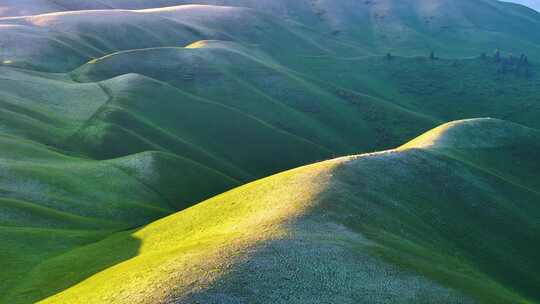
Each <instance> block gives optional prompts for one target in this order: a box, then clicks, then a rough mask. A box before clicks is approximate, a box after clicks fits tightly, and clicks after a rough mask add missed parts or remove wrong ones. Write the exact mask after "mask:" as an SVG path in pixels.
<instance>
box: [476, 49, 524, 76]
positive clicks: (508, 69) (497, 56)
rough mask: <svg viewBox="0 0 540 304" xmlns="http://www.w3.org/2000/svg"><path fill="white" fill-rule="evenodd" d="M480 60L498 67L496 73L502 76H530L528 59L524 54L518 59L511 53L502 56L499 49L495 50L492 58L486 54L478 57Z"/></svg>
mask: <svg viewBox="0 0 540 304" xmlns="http://www.w3.org/2000/svg"><path fill="white" fill-rule="evenodd" d="M480 58H481V59H482V60H486V61H490V62H493V63H495V64H497V65H498V69H497V72H499V73H502V74H507V73H517V74H519V75H525V76H527V77H529V76H530V75H531V69H530V63H529V58H528V57H527V55H525V54H521V55H520V56H519V57H516V56H514V55H513V54H512V53H510V54H508V55H506V56H503V55H502V54H501V51H500V50H499V49H497V50H495V52H494V53H493V56H488V55H486V53H482V54H481V55H480Z"/></svg>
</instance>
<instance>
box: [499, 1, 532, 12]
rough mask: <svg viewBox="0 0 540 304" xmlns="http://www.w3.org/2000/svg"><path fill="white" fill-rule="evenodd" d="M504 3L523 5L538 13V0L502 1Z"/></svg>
mask: <svg viewBox="0 0 540 304" xmlns="http://www.w3.org/2000/svg"><path fill="white" fill-rule="evenodd" d="M504 1H505V2H512V3H517V4H521V5H525V6H528V7H530V8H532V9H535V10H537V11H540V2H538V0H504Z"/></svg>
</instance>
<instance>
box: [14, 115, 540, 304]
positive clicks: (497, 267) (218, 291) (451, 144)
mask: <svg viewBox="0 0 540 304" xmlns="http://www.w3.org/2000/svg"><path fill="white" fill-rule="evenodd" d="M539 139H540V133H538V131H535V130H533V129H528V128H525V127H522V126H519V125H515V124H512V123H508V122H504V121H499V120H493V119H478V120H468V121H459V122H454V123H451V124H447V125H443V126H441V127H440V128H437V129H435V130H433V131H431V132H429V133H427V134H425V135H423V136H422V137H419V138H418V139H416V140H414V141H412V142H410V143H408V144H407V145H404V146H402V147H401V148H399V149H396V150H390V151H386V152H380V153H373V154H366V155H360V156H352V157H344V158H339V159H336V160H332V161H326V162H322V163H318V164H314V165H310V166H306V167H302V168H299V169H295V170H291V171H288V172H285V173H282V174H278V175H276V176H272V177H269V178H266V179H263V180H259V181H257V182H254V183H251V184H248V185H246V186H242V187H240V188H237V189H235V190H233V191H230V192H227V193H225V194H222V195H219V196H217V197H215V198H212V199H210V200H208V201H206V202H203V203H201V204H198V205H196V206H194V207H192V208H189V209H187V210H185V211H182V212H179V213H177V214H174V215H172V216H170V217H167V218H164V219H162V220H159V221H157V222H155V223H152V224H150V225H148V226H146V227H144V228H141V229H137V230H134V231H130V232H122V233H118V234H115V235H113V236H111V237H110V238H107V239H105V240H103V241H101V242H98V243H94V244H91V245H88V246H83V247H80V248H78V249H77V250H73V251H70V252H69V253H67V254H63V255H59V256H57V257H56V258H55V259H51V260H48V261H47V262H46V263H43V264H42V265H40V267H38V268H36V269H34V271H33V272H31V273H29V275H28V277H27V278H26V279H25V280H24V283H23V284H22V285H21V287H20V288H21V289H20V290H29V291H30V290H31V291H33V293H29V294H17V292H16V290H15V292H14V293H13V294H12V295H11V299H15V300H14V301H12V302H11V303H18V301H19V302H21V303H24V302H25V301H28V299H29V298H28V297H29V296H31V297H34V299H37V298H40V297H44V296H47V295H50V294H52V292H51V291H54V290H60V289H63V288H66V287H69V286H70V285H74V284H75V285H74V286H73V287H71V288H68V289H66V290H65V291H63V292H61V293H59V294H57V295H55V296H52V297H50V298H48V299H46V300H45V301H44V302H43V303H66V302H70V303H72V302H85V303H110V302H114V303H155V302H164V303H201V302H202V303H208V302H213V301H216V300H218V299H219V302H220V303H229V302H230V303H237V302H251V301H254V300H257V301H264V302H267V301H268V302H269V301H272V302H278V303H285V302H288V303H290V302H293V303H304V302H306V301H308V302H309V301H310V299H311V300H313V299H317V300H318V301H321V302H325V303H326V302H335V301H336V299H338V298H339V301H340V303H356V302H358V301H361V302H362V301H369V302H370V303H404V302H415V303H433V302H434V301H435V302H437V303H537V302H538V301H539V300H540V294H538V290H537V288H536V286H538V284H539V282H540V278H539V277H538V274H537V272H536V271H535V269H538V266H539V265H538V261H537V259H536V257H537V256H538V254H539V253H540V252H539V251H540V248H539V247H538V246H537V245H535V244H538V235H539V234H538V232H539V229H540V226H539V225H538V220H537V218H538V216H539V214H540V209H539V207H538V204H537V202H538V199H539V190H540V189H539V188H538V187H539V186H540V180H539V179H538V177H536V176H535V175H534V172H537V170H538V169H540V168H538V162H537V161H536V158H535V157H534V155H535V154H537V153H538V149H540V146H539V144H538V143H539ZM507 168H513V169H510V170H507ZM441 194H442V195H441ZM119 260H125V261H124V262H122V263H119V264H117V265H115V266H112V267H109V268H107V269H105V270H102V269H104V268H106V267H107V266H109V265H111V261H119ZM86 261H88V262H86ZM90 261H91V262H90ZM308 265H309V267H308ZM71 267H76V268H75V270H76V271H74V274H70V275H66V274H65V273H63V272H62V269H65V268H71ZM94 273H95V275H93V276H91V277H90V278H87V279H85V280H82V279H84V278H85V277H86V276H88V275H90V274H94ZM51 281H52V282H55V284H54V285H55V286H52V285H51V283H50V282H51ZM78 282H80V283H78ZM383 282H384V283H383ZM76 283H78V284H76ZM383 295H384V296H383ZM25 297H26V298H25Z"/></svg>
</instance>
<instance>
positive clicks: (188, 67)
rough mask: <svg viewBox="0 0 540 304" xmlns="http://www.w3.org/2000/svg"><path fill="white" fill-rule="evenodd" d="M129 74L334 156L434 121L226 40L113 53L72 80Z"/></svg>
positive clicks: (404, 135) (381, 143)
mask: <svg viewBox="0 0 540 304" xmlns="http://www.w3.org/2000/svg"><path fill="white" fill-rule="evenodd" d="M128 73H138V74H144V75H145V76H149V77H152V78H154V79H158V80H160V81H164V82H166V83H168V84H170V85H172V86H174V87H176V88H178V89H180V90H182V91H184V92H187V93H189V94H193V95H196V96H199V97H202V98H204V99H207V100H209V101H213V102H217V103H220V104H223V105H224V106H227V107H230V108H234V109H236V110H238V111H241V112H243V113H245V114H248V115H251V116H254V117H256V118H258V119H260V120H262V121H264V122H265V123H267V124H269V125H272V126H274V127H275V128H277V129H280V130H282V131H285V132H287V133H291V134H293V135H295V136H298V137H300V138H303V139H305V140H309V141H311V142H313V143H315V144H317V145H321V146H323V147H324V148H325V149H327V150H329V151H332V152H334V153H336V154H350V153H354V152H357V151H368V150H370V151H373V150H376V149H380V148H381V147H384V148H389V147H392V146H395V145H398V144H399V143H401V142H403V141H406V140H408V139H410V138H412V137H414V136H415V135H417V134H419V133H421V132H422V131H423V130H426V129H429V128H431V127H432V126H434V125H435V124H436V120H435V119H432V118H430V117H429V116H423V115H418V114H417V113H415V112H414V111H410V110H405V109H403V108H400V107H399V106H396V105H393V104H391V103H388V102H385V101H384V100H381V99H376V98H372V97H370V96H367V95H363V94H360V93H357V92H354V91H347V90H341V89H340V88H339V87H337V86H332V85H323V84H320V83H313V82H312V81H310V80H306V79H305V77H304V75H301V74H300V75H299V74H298V73H295V72H293V71H291V70H289V69H287V68H286V67H284V66H282V65H280V64H278V63H276V62H274V61H273V60H272V59H270V58H269V57H268V56H267V54H265V53H263V52H261V51H260V49H257V48H249V47H243V46H241V45H238V44H236V43H232V42H224V41H200V42H197V43H194V44H191V45H189V46H187V47H185V48H151V49H141V50H131V51H126V52H120V53H115V54H111V55H108V56H105V57H103V58H99V59H96V60H94V61H91V62H89V63H87V64H85V65H83V66H82V67H80V68H79V69H77V70H75V71H74V72H72V73H71V75H72V77H73V78H74V79H76V80H78V81H82V82H92V81H103V80H105V79H108V78H111V77H115V76H119V75H125V74H128ZM125 90H128V88H126V89H125ZM137 95H140V94H138V93H137ZM228 120H230V119H228Z"/></svg>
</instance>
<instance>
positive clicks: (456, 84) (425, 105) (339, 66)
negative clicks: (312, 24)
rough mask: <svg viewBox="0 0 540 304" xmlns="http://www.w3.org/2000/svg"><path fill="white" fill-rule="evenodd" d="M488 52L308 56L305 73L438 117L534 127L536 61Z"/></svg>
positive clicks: (536, 101)
mask: <svg viewBox="0 0 540 304" xmlns="http://www.w3.org/2000/svg"><path fill="white" fill-rule="evenodd" d="M436 56H437V55H436ZM494 56H495V55H494V54H492V53H487V54H485V57H484V58H483V57H481V55H480V54H479V55H478V56H475V57H474V58H467V59H448V58H439V57H437V59H435V60H432V59H429V57H428V54H426V55H425V56H420V57H412V58H411V57H398V56H393V57H391V58H390V59H388V58H386V57H384V56H380V57H368V58H358V59H341V60H336V59H334V58H312V59H310V61H309V64H306V67H307V68H306V69H307V71H306V75H317V76H318V78H320V79H322V80H323V81H326V82H332V83H334V84H335V85H336V86H339V87H343V88H347V89H349V90H355V91H359V92H365V93H368V94H370V95H372V96H376V97H378V98H380V99H383V100H386V101H388V102H391V103H393V104H396V105H398V106H400V107H401V108H404V109H409V110H412V111H415V112H417V113H419V114H423V115H425V116H429V117H433V118H435V119H437V120H440V121H451V120H458V119H465V118H469V117H479V116H490V117H495V118H500V119H505V120H510V121H514V122H517V123H520V124H524V125H527V126H530V127H533V128H539V127H540V125H539V124H538V120H537V119H536V117H537V116H538V113H539V112H538V111H539V110H540V108H539V106H540V103H539V102H538V101H539V99H538V92H537V88H538V84H539V75H540V74H539V67H538V64H537V63H536V62H534V61H529V62H528V63H520V55H511V54H507V53H501V55H500V56H501V60H500V61H499V62H497V61H495V59H494ZM336 74H341V75H346V77H341V78H336V77H335V76H334V75H336Z"/></svg>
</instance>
